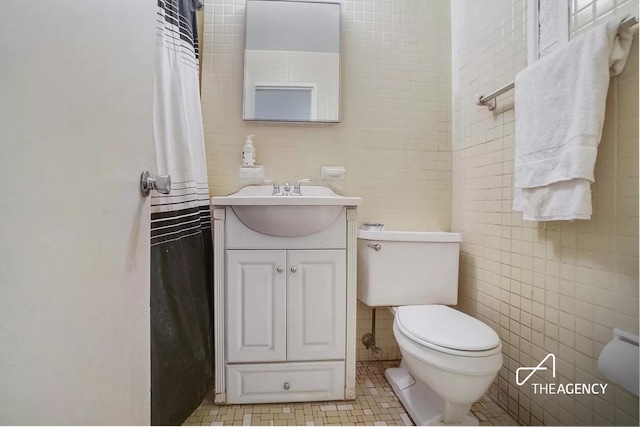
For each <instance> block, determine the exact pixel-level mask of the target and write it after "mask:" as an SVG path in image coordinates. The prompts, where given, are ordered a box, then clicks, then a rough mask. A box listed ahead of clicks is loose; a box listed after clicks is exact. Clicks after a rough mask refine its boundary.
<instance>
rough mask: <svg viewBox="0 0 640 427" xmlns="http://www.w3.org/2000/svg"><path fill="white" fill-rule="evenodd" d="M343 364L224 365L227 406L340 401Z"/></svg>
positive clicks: (342, 386) (343, 373)
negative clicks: (229, 404)
mask: <svg viewBox="0 0 640 427" xmlns="http://www.w3.org/2000/svg"><path fill="white" fill-rule="evenodd" d="M344 375H345V372H344V362H304V363H269V364H246V365H245V364H243V365H227V403H264V402H301V401H314V400H343V399H344Z"/></svg>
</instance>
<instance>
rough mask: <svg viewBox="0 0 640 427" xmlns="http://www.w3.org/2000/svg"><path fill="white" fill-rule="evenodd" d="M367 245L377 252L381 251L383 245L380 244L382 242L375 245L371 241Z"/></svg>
mask: <svg viewBox="0 0 640 427" xmlns="http://www.w3.org/2000/svg"><path fill="white" fill-rule="evenodd" d="M367 246H369V247H370V248H372V249H374V250H375V251H376V252H380V250H381V249H382V246H380V243H376V244H375V245H374V244H373V243H369V244H367Z"/></svg>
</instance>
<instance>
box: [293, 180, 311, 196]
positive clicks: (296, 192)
mask: <svg viewBox="0 0 640 427" xmlns="http://www.w3.org/2000/svg"><path fill="white" fill-rule="evenodd" d="M303 182H311V180H310V179H309V178H304V179H299V180H298V182H296V185H295V187H293V195H294V196H302V191H301V189H300V184H302V183H303Z"/></svg>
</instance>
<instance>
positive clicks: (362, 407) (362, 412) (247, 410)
mask: <svg viewBox="0 0 640 427" xmlns="http://www.w3.org/2000/svg"><path fill="white" fill-rule="evenodd" d="M397 365H398V362H394V361H390V362H389V361H387V362H385V361H370V362H358V371H357V379H356V383H357V398H356V400H351V401H335V402H304V403H281V404H262V405H226V406H216V405H214V404H213V395H212V394H211V393H210V394H209V395H207V397H205V399H204V401H203V402H202V404H201V405H200V407H199V408H198V409H196V410H195V411H194V412H193V414H191V416H190V417H189V418H188V419H187V421H185V423H184V425H187V426H193V425H195V426H200V425H201V426H208V425H212V426H222V425H229V426H230V425H234V426H241V425H254V426H259V425H276V426H278V425H281V426H285V425H301V426H304V425H311V426H312V425H316V426H319V425H374V426H386V425H389V426H394V425H414V424H413V421H412V420H411V417H409V415H408V414H407V412H406V411H405V409H404V408H403V407H402V404H401V403H400V401H399V400H398V398H397V397H396V396H395V394H394V393H393V390H392V389H391V386H390V385H389V383H388V382H387V380H386V379H385V377H384V370H385V369H386V368H390V367H394V366H397ZM471 411H472V412H473V415H474V416H475V417H476V418H478V420H479V421H480V425H513V426H515V425H518V423H517V422H516V421H514V420H513V419H512V418H511V417H510V416H509V415H507V414H506V413H505V411H504V410H502V409H501V408H500V407H499V406H498V405H496V404H495V403H493V402H492V401H491V400H490V399H489V398H488V397H486V396H484V397H483V398H482V399H481V400H480V401H479V402H477V403H476V404H474V405H473V407H472V408H471Z"/></svg>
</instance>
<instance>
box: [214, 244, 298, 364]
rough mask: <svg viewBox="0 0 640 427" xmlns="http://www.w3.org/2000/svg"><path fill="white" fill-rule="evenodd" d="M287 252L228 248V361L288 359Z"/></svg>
mask: <svg viewBox="0 0 640 427" xmlns="http://www.w3.org/2000/svg"><path fill="white" fill-rule="evenodd" d="M285 269H286V255H285V251H227V286H226V292H225V293H226V300H227V301H226V311H227V327H226V332H227V333H226V335H227V360H228V361H229V362H273V361H284V360H286V358H287V336H286V330H287V317H286V309H287V307H286V298H287V295H286V289H287V283H286V277H287V275H286V273H285Z"/></svg>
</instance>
